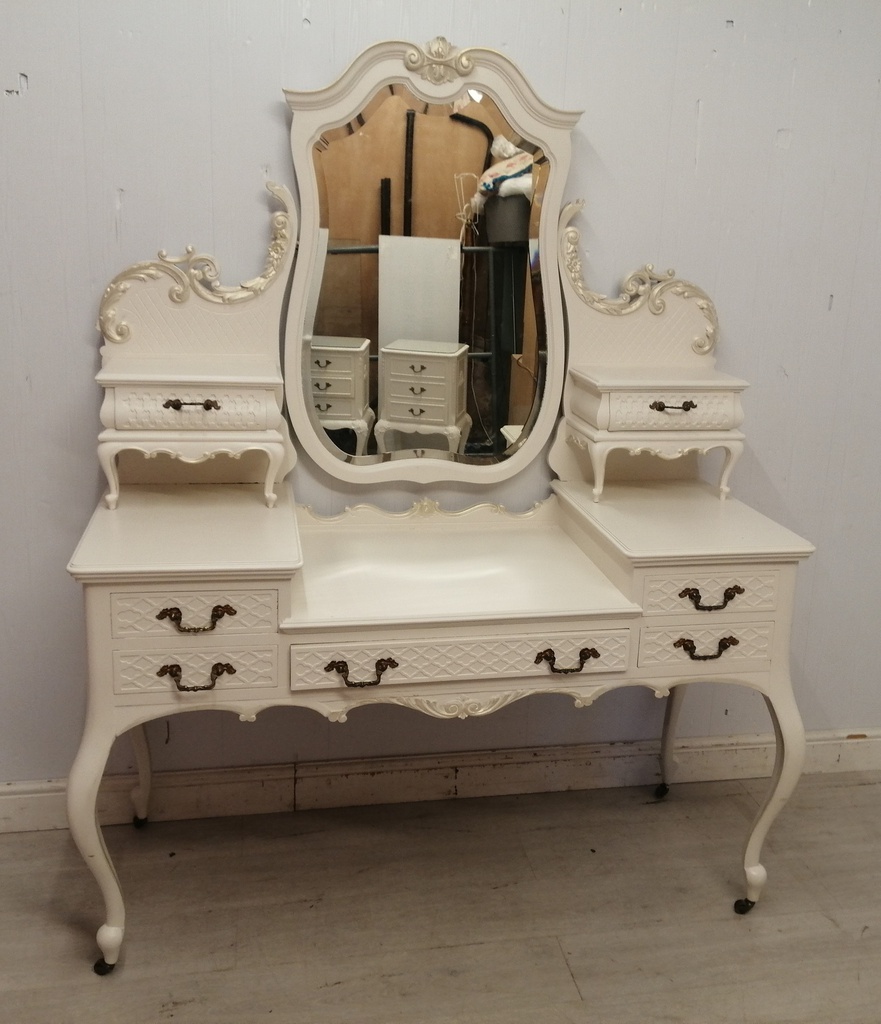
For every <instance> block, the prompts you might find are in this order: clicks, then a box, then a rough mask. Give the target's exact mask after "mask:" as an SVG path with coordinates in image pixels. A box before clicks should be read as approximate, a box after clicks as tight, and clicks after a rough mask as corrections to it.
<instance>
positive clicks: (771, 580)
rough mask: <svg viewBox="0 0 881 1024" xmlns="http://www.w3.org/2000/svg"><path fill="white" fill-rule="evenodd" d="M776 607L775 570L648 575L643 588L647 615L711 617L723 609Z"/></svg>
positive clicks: (769, 609) (730, 611) (742, 609)
mask: <svg viewBox="0 0 881 1024" xmlns="http://www.w3.org/2000/svg"><path fill="white" fill-rule="evenodd" d="M776 607H777V573H776V572H751V571H749V570H747V571H745V572H744V571H731V570H728V569H722V570H720V571H719V572H703V573H696V574H695V575H693V576H685V575H683V576H675V577H672V578H671V577H670V576H660V575H659V576H647V577H646V579H645V586H644V590H643V608H644V610H645V613H646V615H691V616H694V613H695V611H700V612H706V613H707V614H708V616H709V615H713V616H714V617H717V616H719V615H720V614H721V613H722V612H726V613H734V614H737V613H743V612H769V611H773V610H774V609H775V608H776Z"/></svg>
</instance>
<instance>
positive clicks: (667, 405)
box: [609, 391, 739, 430]
mask: <svg viewBox="0 0 881 1024" xmlns="http://www.w3.org/2000/svg"><path fill="white" fill-rule="evenodd" d="M738 421H739V416H738V411H737V402H736V400H735V395H734V394H733V393H732V392H729V391H695V392H688V391H659V392H658V393H657V394H654V393H651V394H649V393H643V392H619V393H614V394H612V395H610V408H609V430H731V429H732V428H733V427H735V426H737V423H738Z"/></svg>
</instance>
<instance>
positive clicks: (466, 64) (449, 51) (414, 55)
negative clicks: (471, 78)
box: [404, 36, 474, 85]
mask: <svg viewBox="0 0 881 1024" xmlns="http://www.w3.org/2000/svg"><path fill="white" fill-rule="evenodd" d="M469 53H470V51H469V50H457V49H456V48H455V47H454V46H453V45H452V43H450V42H448V41H447V40H446V39H444V37H443V36H435V38H434V39H432V40H431V42H429V43H426V44H425V48H424V49H419V47H417V46H414V47H413V48H412V49H411V50H409V51H408V52H407V54H406V56H405V57H404V64H405V65H406V66H407V68H408V69H409V70H410V71H415V72H418V73H419V75H420V76H421V77H422V78H424V79H425V80H426V81H427V82H431V84H432V85H443V84H444V83H446V82H455V80H456V76H457V75H458V76H459V77H460V78H461V77H464V76H465V75H468V74H470V73H471V71H472V70H473V68H474V60H473V59H472V57H470V56H469Z"/></svg>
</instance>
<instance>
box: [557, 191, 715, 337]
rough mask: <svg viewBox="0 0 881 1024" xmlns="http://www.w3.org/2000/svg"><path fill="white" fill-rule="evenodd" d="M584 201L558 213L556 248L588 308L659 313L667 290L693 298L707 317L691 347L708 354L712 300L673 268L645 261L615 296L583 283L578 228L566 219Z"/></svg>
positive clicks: (618, 312) (615, 312)
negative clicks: (660, 267) (663, 270)
mask: <svg viewBox="0 0 881 1024" xmlns="http://www.w3.org/2000/svg"><path fill="white" fill-rule="evenodd" d="M583 206H584V203H582V202H579V203H570V204H568V205H567V206H566V207H565V208H564V210H563V212H562V214H561V216H560V250H561V256H562V263H563V267H564V268H565V271H566V274H567V276H568V278H569V281H570V282H571V284H572V287H573V288H574V290H575V292H576V294H577V295H578V296H579V298H580V299H581V300H582V301H583V302H584V303H585V304H586V305H588V306H590V308H591V309H595V310H597V312H599V313H606V314H609V315H610V316H626V315H627V314H628V313H633V312H635V311H636V310H637V309H641V308H642V307H643V306H647V307H648V309H649V310H650V312H652V313H655V314H657V315H660V314H661V313H663V312H664V309H665V308H666V306H665V303H664V295H665V294H666V293H667V292H670V293H671V294H673V295H678V296H680V297H681V298H683V299H693V300H694V302H695V305H696V306H697V308H698V309H699V310H700V311H701V313H702V314H703V316H704V319H705V320H706V321H707V327H706V331H705V333H704V335H703V337H697V338H695V339H694V341H692V344H691V347H692V348H693V349H694V351H695V352H697V353H698V354H699V355H708V354H709V353H710V352H712V351H713V348H714V347H715V345H716V338H717V337H718V334H719V318H718V315H717V313H716V307H715V306H714V305H713V300H712V299H711V298H710V297H709V295H707V293H706V292H705V291H704V290H703V289H702V288H698V286H697V285H696V284H691V283H690V282H688V281H682V280H680V279H679V278H677V277H676V271H675V270H668V271H667V272H666V273H664V274H659V273H658V272H657V271H656V270H655V268H654V267H653V266H652V264H651V263H646V265H645V266H644V267H642V268H641V269H640V270H636V271H634V273H632V274H631V275H630V276H629V277H628V278H627V279H626V280H625V281H624V284H623V285H622V289H621V294H620V295H619V296H618V298H617V299H610V298H608V297H607V296H605V295H600V294H599V292H593V291H591V290H590V289H589V288H588V287H587V285H586V284H585V283H584V275H583V272H582V265H581V256H580V252H579V242H580V240H581V232H580V231H579V230H578V228H576V227H573V226H572V225H571V224H570V223H569V221H570V220H571V219H572V217H573V216H574V215H575V214H576V213H577V212H578V211H580V210H581V209H582V208H583Z"/></svg>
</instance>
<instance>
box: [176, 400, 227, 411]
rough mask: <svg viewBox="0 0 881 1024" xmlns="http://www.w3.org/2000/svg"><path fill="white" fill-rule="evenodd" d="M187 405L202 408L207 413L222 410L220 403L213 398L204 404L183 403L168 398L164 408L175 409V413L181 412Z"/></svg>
mask: <svg viewBox="0 0 881 1024" xmlns="http://www.w3.org/2000/svg"><path fill="white" fill-rule="evenodd" d="M185 405H198V406H201V408H203V409H204V410H205V412H208V411H209V410H211V409H219V408H220V402H216V401H215V400H214V399H213V398H206V399H205V401H204V402H182V401H181V400H180V399H179V398H168V399H166V400H165V401H164V402H163V403H162V408H163V409H174V411H175V412H180V411H181V409H183V407H184V406H185Z"/></svg>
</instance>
